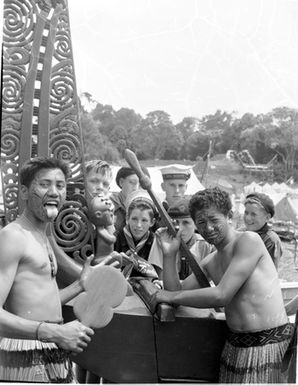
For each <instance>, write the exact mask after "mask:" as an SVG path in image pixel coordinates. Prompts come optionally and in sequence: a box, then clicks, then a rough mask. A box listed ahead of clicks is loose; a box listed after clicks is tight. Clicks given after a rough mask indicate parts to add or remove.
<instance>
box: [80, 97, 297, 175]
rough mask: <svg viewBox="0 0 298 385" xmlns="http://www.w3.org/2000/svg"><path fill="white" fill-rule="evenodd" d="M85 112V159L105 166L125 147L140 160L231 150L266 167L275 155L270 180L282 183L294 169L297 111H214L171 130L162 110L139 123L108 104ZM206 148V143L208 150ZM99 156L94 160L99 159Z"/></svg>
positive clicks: (132, 113)
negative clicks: (102, 161)
mask: <svg viewBox="0 0 298 385" xmlns="http://www.w3.org/2000/svg"><path fill="white" fill-rule="evenodd" d="M83 97H84V98H85V100H87V101H88V102H89V105H90V103H91V105H92V107H93V108H92V110H91V111H90V112H88V111H87V109H86V108H85V107H84V106H83V105H82V104H81V109H82V111H83V112H82V126H83V133H84V143H85V148H86V157H87V158H88V159H89V158H91V157H92V158H93V157H98V156H101V157H103V158H104V159H106V160H109V161H118V160H119V159H121V158H123V153H124V150H125V149H126V148H130V149H131V150H133V151H134V152H135V153H136V155H137V156H138V158H139V159H140V160H146V159H161V160H168V159H176V160H182V159H186V160H187V159H188V160H192V161H194V160H196V159H198V158H203V159H206V158H207V154H208V153H209V148H210V149H211V150H212V151H211V153H210V154H209V155H210V156H213V155H216V154H221V153H225V152H226V151H227V150H229V149H232V150H235V151H236V152H240V151H242V150H244V149H247V150H248V151H249V152H250V153H251V154H252V156H253V158H254V160H255V161H256V162H257V163H267V162H269V161H270V160H271V159H272V158H273V157H274V155H278V157H277V161H278V163H279V166H277V167H276V173H275V174H276V177H277V178H280V176H282V175H283V177H284V178H288V176H289V175H293V174H294V173H295V172H296V171H295V168H298V129H297V126H298V115H297V112H298V110H296V109H293V108H288V107H279V108H275V109H273V110H272V111H270V112H268V113H266V114H259V115H256V116H255V115H253V114H252V113H245V114H244V115H243V116H242V117H236V116H235V113H229V112H227V111H221V110H217V111H216V112H215V113H214V114H209V115H205V116H203V117H202V118H201V119H198V118H196V117H185V118H183V120H182V121H181V122H179V123H178V124H176V125H174V124H173V122H172V120H171V117H170V115H169V114H168V113H167V112H165V111H162V110H156V111H152V112H149V113H148V114H147V115H146V116H145V118H143V117H142V116H141V115H140V114H138V113H136V112H135V111H134V110H133V109H129V108H121V109H120V110H118V111H116V110H114V109H113V107H112V106H110V105H104V104H101V103H98V102H96V101H94V100H93V98H92V96H91V95H90V94H89V93H87V92H86V93H84V94H83ZM210 144H212V145H211V146H210ZM99 154H100V155H99Z"/></svg>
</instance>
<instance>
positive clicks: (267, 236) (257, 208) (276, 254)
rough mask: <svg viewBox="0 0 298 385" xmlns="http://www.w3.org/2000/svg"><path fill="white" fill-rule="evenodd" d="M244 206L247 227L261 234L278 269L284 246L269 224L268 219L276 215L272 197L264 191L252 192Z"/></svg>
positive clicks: (244, 218)
mask: <svg viewBox="0 0 298 385" xmlns="http://www.w3.org/2000/svg"><path fill="white" fill-rule="evenodd" d="M244 206H245V211H244V215H243V220H244V224H245V227H246V229H247V230H250V231H255V232H256V233H258V234H259V235H260V237H261V238H262V240H263V242H264V244H265V246H266V248H267V250H268V252H269V254H270V256H271V258H272V260H273V263H274V265H275V267H276V269H277V268H278V264H279V261H280V258H281V256H282V253H283V248H282V243H281V240H280V238H279V236H278V235H277V234H276V232H275V231H273V230H272V229H271V228H270V227H269V226H268V221H269V220H270V219H271V218H272V217H273V216H274V203H273V201H272V199H271V198H270V197H269V196H268V195H266V194H263V193H258V192H255V193H251V194H249V195H247V197H246V198H245V203H244Z"/></svg>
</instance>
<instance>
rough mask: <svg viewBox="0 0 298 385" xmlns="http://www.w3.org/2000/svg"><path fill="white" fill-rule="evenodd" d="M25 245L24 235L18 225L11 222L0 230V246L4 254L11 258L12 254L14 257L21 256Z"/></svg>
mask: <svg viewBox="0 0 298 385" xmlns="http://www.w3.org/2000/svg"><path fill="white" fill-rule="evenodd" d="M25 243H26V234H25V232H24V229H23V228H22V226H21V225H20V224H18V223H16V222H12V223H9V224H8V225H6V226H5V227H3V229H1V231H0V244H1V251H2V252H3V253H4V254H7V253H9V254H10V256H11V257H12V256H13V254H15V255H16V256H17V255H19V254H21V253H22V252H23V251H24V247H25ZM1 254H2V253H1ZM6 257H7V256H6Z"/></svg>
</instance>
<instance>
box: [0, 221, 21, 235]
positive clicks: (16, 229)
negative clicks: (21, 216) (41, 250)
mask: <svg viewBox="0 0 298 385" xmlns="http://www.w3.org/2000/svg"><path fill="white" fill-rule="evenodd" d="M0 235H1V237H5V238H6V237H23V236H24V230H23V228H22V226H21V225H20V224H19V223H18V222H17V221H14V222H11V223H9V224H8V225H6V226H5V227H3V228H2V229H1V230H0Z"/></svg>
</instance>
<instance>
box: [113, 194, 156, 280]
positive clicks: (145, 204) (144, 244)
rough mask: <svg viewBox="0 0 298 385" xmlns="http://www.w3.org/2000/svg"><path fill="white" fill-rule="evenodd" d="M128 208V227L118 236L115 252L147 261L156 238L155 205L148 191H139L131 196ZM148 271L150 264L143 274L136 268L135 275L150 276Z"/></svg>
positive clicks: (127, 203)
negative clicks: (154, 229)
mask: <svg viewBox="0 0 298 385" xmlns="http://www.w3.org/2000/svg"><path fill="white" fill-rule="evenodd" d="M126 206H127V214H126V225H125V226H124V228H123V229H122V230H121V231H120V232H119V233H118V235H117V240H116V243H115V251H117V252H124V253H127V254H128V255H132V257H135V258H136V260H138V259H139V257H140V258H141V259H143V260H145V261H147V260H148V256H149V253H150V250H151V247H152V243H153V240H154V237H155V236H154V233H153V232H152V231H151V228H152V226H153V225H154V223H155V216H156V209H155V206H154V203H153V202H152V200H151V198H150V196H149V194H148V193H147V192H146V191H144V190H139V191H136V192H134V193H132V194H130V195H129V197H128V199H127V201H126ZM145 265H146V264H144V266H145ZM148 269H149V270H150V271H151V269H150V265H149V264H148V266H147V271H146V272H145V270H144V272H143V274H142V273H141V272H140V270H139V269H137V266H135V267H134V271H133V275H144V276H148V274H147V273H149V271H148ZM137 270H138V271H137ZM140 273H141V274H140ZM153 273H154V274H153V276H152V278H158V276H157V274H156V273H155V271H154V272H153Z"/></svg>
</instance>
